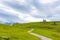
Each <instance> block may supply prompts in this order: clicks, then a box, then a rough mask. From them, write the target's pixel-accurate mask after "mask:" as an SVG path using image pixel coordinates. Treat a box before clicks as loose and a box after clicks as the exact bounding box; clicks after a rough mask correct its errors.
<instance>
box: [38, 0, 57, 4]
mask: <svg viewBox="0 0 60 40" xmlns="http://www.w3.org/2000/svg"><path fill="white" fill-rule="evenodd" d="M56 1H58V0H39V3H42V4H49V3H54V2H56Z"/></svg>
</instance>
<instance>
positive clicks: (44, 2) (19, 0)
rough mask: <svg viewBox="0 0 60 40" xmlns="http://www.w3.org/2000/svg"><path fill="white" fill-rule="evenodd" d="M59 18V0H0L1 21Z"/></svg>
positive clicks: (17, 21) (52, 19) (31, 20)
mask: <svg viewBox="0 0 60 40" xmlns="http://www.w3.org/2000/svg"><path fill="white" fill-rule="evenodd" d="M43 19H46V20H47V21H59V20H60V0H0V22H1V23H6V22H8V23H26V22H40V21H42V20H43Z"/></svg>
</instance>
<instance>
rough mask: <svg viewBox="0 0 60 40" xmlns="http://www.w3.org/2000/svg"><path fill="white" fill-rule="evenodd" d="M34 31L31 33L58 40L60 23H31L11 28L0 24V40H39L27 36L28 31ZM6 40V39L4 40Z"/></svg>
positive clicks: (14, 25) (16, 24)
mask: <svg viewBox="0 0 60 40" xmlns="http://www.w3.org/2000/svg"><path fill="white" fill-rule="evenodd" d="M32 28H33V29H35V30H34V31H33V32H34V33H36V34H40V35H43V36H46V37H49V38H51V39H53V40H60V22H56V24H54V22H31V23H24V24H18V23H15V24H13V25H12V26H10V25H8V24H0V40H4V39H5V38H6V37H7V38H8V39H9V40H40V39H39V38H37V37H35V36H33V35H30V34H28V31H29V30H30V29H32ZM5 40H7V39H5Z"/></svg>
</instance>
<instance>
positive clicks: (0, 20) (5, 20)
mask: <svg viewBox="0 0 60 40" xmlns="http://www.w3.org/2000/svg"><path fill="white" fill-rule="evenodd" d="M0 22H3V23H5V22H8V20H7V19H5V18H2V17H0Z"/></svg>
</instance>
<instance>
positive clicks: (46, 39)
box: [28, 29, 52, 40]
mask: <svg viewBox="0 0 60 40" xmlns="http://www.w3.org/2000/svg"><path fill="white" fill-rule="evenodd" d="M33 30H34V29H31V30H29V31H28V33H29V34H31V35H34V36H36V37H38V38H40V39H41V40H52V39H50V38H47V37H45V36H42V35H39V34H35V33H33V32H32V31H33Z"/></svg>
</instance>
